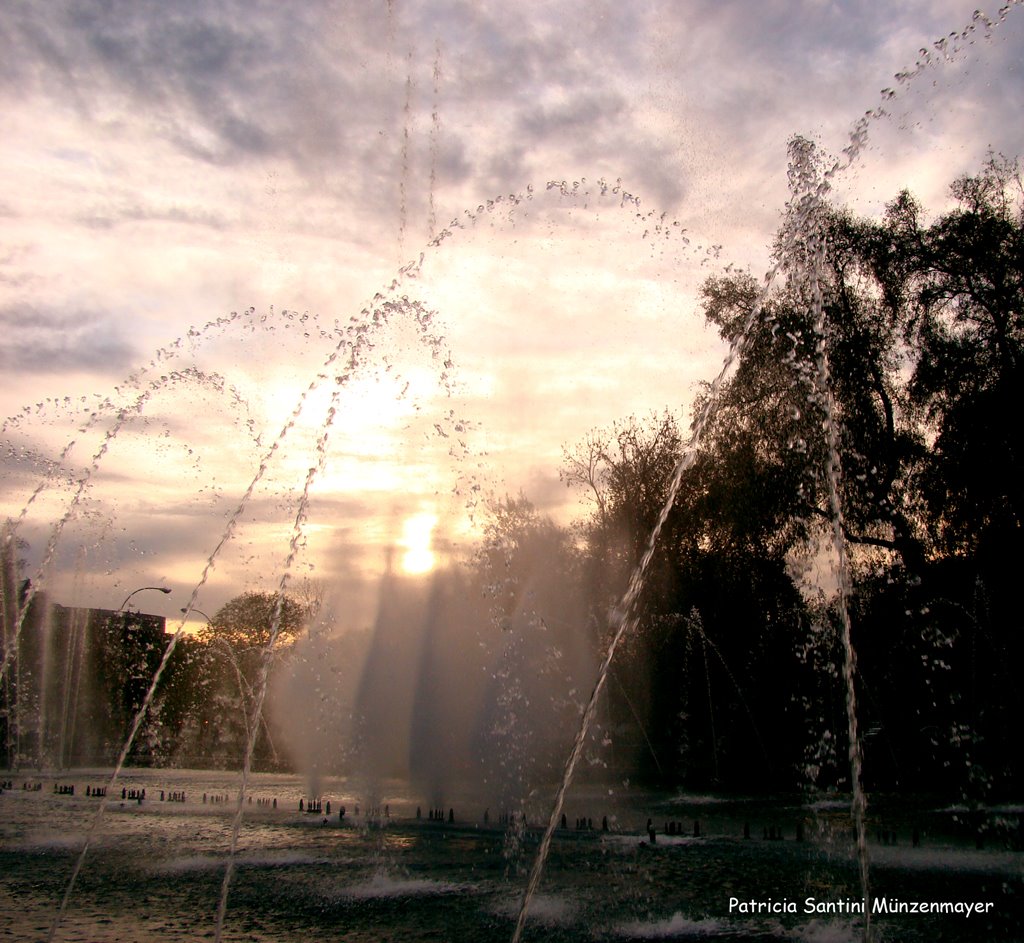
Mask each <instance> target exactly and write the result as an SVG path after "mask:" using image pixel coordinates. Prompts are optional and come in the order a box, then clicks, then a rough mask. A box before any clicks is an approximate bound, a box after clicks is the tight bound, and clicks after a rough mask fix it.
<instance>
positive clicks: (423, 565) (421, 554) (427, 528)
mask: <svg viewBox="0 0 1024 943" xmlns="http://www.w3.org/2000/svg"><path fill="white" fill-rule="evenodd" d="M435 524H437V517H436V516H435V515H433V514H427V513H424V514H416V515H415V516H413V517H410V518H407V519H406V521H405V523H404V524H403V525H402V539H401V540H400V541H399V542H398V543H399V546H401V547H404V548H405V553H404V554H403V556H402V569H403V570H405V572H406V573H413V574H415V573H426V572H428V571H429V570H432V569H433V568H434V551H433V550H431V549H430V547H431V535H432V533H433V530H434V525H435Z"/></svg>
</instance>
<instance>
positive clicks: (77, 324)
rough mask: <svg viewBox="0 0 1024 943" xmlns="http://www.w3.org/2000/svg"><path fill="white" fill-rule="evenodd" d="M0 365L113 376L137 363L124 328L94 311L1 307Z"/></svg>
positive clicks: (11, 369) (18, 370) (16, 369)
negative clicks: (114, 373) (110, 373)
mask: <svg viewBox="0 0 1024 943" xmlns="http://www.w3.org/2000/svg"><path fill="white" fill-rule="evenodd" d="M0 325H2V326H3V327H4V328H5V330H4V332H3V337H0V367H2V368H3V369H4V370H5V371H7V372H8V373H41V374H55V373H63V372H68V371H73V372H85V373H90V372H95V373H104V374H106V373H109V372H110V371H121V370H124V369H125V368H126V367H127V366H128V365H129V364H131V363H132V362H133V360H135V358H136V357H137V353H136V351H135V348H134V346H133V345H132V344H131V343H130V342H129V341H128V340H127V339H126V338H125V337H124V336H123V334H122V329H121V327H120V325H118V324H116V323H114V322H111V321H110V320H108V319H106V318H103V317H102V316H100V315H98V314H97V313H96V312H95V311H89V310H77V309H72V310H46V309H40V308H38V307H36V306H34V305H31V304H24V305H12V304H8V305H5V306H4V307H2V308H0Z"/></svg>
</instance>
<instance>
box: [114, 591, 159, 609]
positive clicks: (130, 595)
mask: <svg viewBox="0 0 1024 943" xmlns="http://www.w3.org/2000/svg"><path fill="white" fill-rule="evenodd" d="M145 589H153V590H156V592H158V593H163V594H164V595H165V596H166V595H167V594H168V593H169V592H170V589H168V588H167V587H166V586H140V587H139V588H138V589H133V590H132V591H131V592H130V593H129V594H128V595H127V596H125V597H124V602H123V603H121V605H120V606H119V607H118V610H117V611H118V612H124V607H125V606H127V605H128V600H129V599H131V598H132V596H134V595H135V594H136V593H141V592H142V591H143V590H145Z"/></svg>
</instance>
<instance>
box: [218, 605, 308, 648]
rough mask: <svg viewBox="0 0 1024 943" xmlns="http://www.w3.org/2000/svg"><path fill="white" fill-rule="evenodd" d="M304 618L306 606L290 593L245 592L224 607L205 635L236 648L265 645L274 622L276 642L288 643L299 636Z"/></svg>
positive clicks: (269, 637) (269, 638)
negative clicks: (221, 640) (289, 594)
mask: <svg viewBox="0 0 1024 943" xmlns="http://www.w3.org/2000/svg"><path fill="white" fill-rule="evenodd" d="M305 619H306V613H305V610H304V608H303V607H302V606H301V605H300V604H299V603H297V602H296V601H295V600H294V599H292V598H291V597H290V596H288V595H285V596H284V597H282V596H281V595H280V594H279V593H267V592H246V593H242V594H241V595H238V596H235V597H234V599H232V600H230V601H229V602H227V603H225V604H224V605H223V606H221V607H220V609H218V610H217V612H216V613H215V614H214V617H213V618H212V619H211V620H210V623H209V625H208V626H207V627H206V629H205V630H204V634H205V635H208V636H209V637H210V638H219V639H223V640H224V641H225V642H227V643H228V644H229V645H231V646H232V647H233V648H235V649H237V650H245V649H253V648H266V647H267V646H268V644H269V643H270V641H271V637H272V634H273V630H274V626H275V624H276V625H277V642H278V643H285V642H287V641H289V640H291V639H294V638H295V636H297V635H298V633H299V632H300V631H301V630H302V627H303V625H304V624H305Z"/></svg>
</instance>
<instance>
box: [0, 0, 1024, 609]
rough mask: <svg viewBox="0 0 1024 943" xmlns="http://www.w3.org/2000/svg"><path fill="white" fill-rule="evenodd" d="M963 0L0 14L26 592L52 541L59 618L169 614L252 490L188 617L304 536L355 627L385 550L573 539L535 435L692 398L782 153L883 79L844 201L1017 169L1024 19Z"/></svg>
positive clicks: (770, 208) (932, 197)
mask: <svg viewBox="0 0 1024 943" xmlns="http://www.w3.org/2000/svg"><path fill="white" fill-rule="evenodd" d="M976 2H977V0H971V2H970V3H961V2H954V0H901V2H899V3H895V2H893V3H889V2H881V3H880V2H875V0H872V2H867V0H851V2H828V0H803V2H801V0H758V2H753V0H750V2H725V3H723V2H714V3H712V2H709V0H677V2H657V0H632V2H618V3H611V2H600V0H587V2H558V3H553V2H540V0H522V2H519V3H514V4H508V3H497V2H488V0H476V2H473V0H447V2H446V0H422V2H411V0H368V2H360V3H355V2H337V3H331V2H315V0H311V2H302V3H299V2H295V3H282V2H270V0H266V2H241V0H237V2H236V0H221V2H213V0H210V2H198V0H196V2H189V3H184V2H174V0H159V2H157V0H152V2H144V0H133V2H127V0H126V2H117V0H106V2H84V0H76V2H66V3H64V2H60V0H51V2H47V3H45V4H44V3H34V2H29V0H12V2H9V3H5V4H4V5H3V6H2V8H0V36H2V38H3V45H4V48H5V50H6V51H7V54H6V55H5V56H4V57H3V59H2V60H0V95H2V96H3V103H2V104H3V113H4V116H5V121H4V134H3V136H2V139H0V179H2V180H3V181H4V186H3V189H2V190H0V216H2V218H3V227H2V230H0V233H2V235H0V240H2V241H0V326H2V328H3V330H2V331H0V366H2V372H0V413H2V415H3V416H5V417H10V418H9V419H8V420H7V422H6V423H5V424H4V427H3V434H2V438H3V446H4V467H3V477H2V485H0V489H2V490H0V499H2V500H3V502H4V513H5V514H6V515H8V516H10V517H12V518H19V516H21V515H23V520H22V523H21V524H20V535H21V536H22V537H23V538H24V539H26V540H27V541H28V543H29V548H28V549H27V550H26V551H25V556H26V558H27V559H28V569H29V571H30V572H29V575H34V574H35V572H36V570H37V568H38V566H39V564H40V562H41V560H42V558H43V557H44V556H46V555H47V548H48V547H49V546H50V545H51V542H53V541H54V534H55V531H54V525H55V524H56V523H57V522H60V521H62V520H63V519H64V518H65V516H66V517H67V523H66V524H64V525H63V526H62V528H61V529H60V535H59V539H57V540H56V541H55V543H54V547H55V549H54V552H53V566H52V567H51V568H50V569H49V570H48V571H47V572H46V574H45V580H46V581H47V584H48V585H49V586H50V588H51V589H52V592H53V593H54V595H55V597H57V598H59V599H60V600H61V601H64V602H68V603H70V602H73V601H78V602H88V603H90V604H94V605H104V606H110V607H112V608H116V606H117V605H119V604H120V601H121V599H122V598H123V596H124V595H126V594H127V593H128V592H129V591H131V590H132V589H134V588H136V587H138V586H142V585H154V584H162V585H167V586H169V587H171V588H172V589H173V590H174V592H173V593H172V594H171V595H170V596H168V597H162V596H159V597H158V596H156V594H151V597H146V598H145V600H144V601H143V597H140V598H139V599H138V600H137V601H138V602H139V604H140V605H143V607H144V608H147V609H150V610H153V611H159V612H164V613H165V614H167V615H169V616H170V615H174V614H176V613H177V611H178V609H179V608H180V607H181V606H184V605H185V604H186V603H187V602H188V600H189V597H190V594H191V593H192V591H193V588H194V587H195V586H196V585H197V584H198V583H199V581H200V578H201V576H202V573H203V569H204V566H205V565H206V564H207V562H208V560H209V557H210V555H211V554H212V553H213V551H214V548H215V547H216V546H217V545H218V542H219V541H220V539H221V537H222V536H223V535H224V533H225V528H226V527H227V522H228V521H229V520H230V519H231V516H232V515H233V514H234V512H235V511H236V510H237V509H238V507H239V504H240V503H241V502H242V498H243V494H244V493H245V491H246V488H247V487H248V486H249V484H250V483H251V482H252V480H253V478H254V476H256V475H257V471H258V469H259V468H260V467H261V464H264V465H265V468H266V471H265V474H263V475H262V477H261V479H260V481H259V482H258V483H257V485H256V487H255V489H254V490H253V493H252V496H251V499H249V500H247V501H246V502H245V506H244V508H243V510H242V512H241V514H240V515H239V517H238V526H237V528H236V529H235V532H234V534H233V536H232V539H231V540H230V541H229V542H228V543H227V544H226V545H225V548H224V549H223V550H222V551H220V552H219V553H218V556H217V560H216V566H215V567H214V569H213V571H212V573H211V576H210V577H209V580H208V582H207V583H206V585H205V586H204V587H203V589H202V591H201V592H200V594H199V596H198V600H197V604H198V606H199V607H200V608H201V609H202V610H204V611H205V612H209V613H212V612H213V611H214V610H215V609H216V608H217V606H219V605H220V604H221V603H222V602H224V601H225V600H226V599H227V598H229V597H230V596H231V595H233V594H234V593H235V592H238V591H241V590H242V589H252V588H273V587H274V586H275V585H276V584H277V581H278V580H279V578H280V575H281V572H282V570H283V568H284V566H285V560H286V557H287V556H288V554H289V551H290V549H294V550H295V552H296V553H295V561H294V563H293V564H292V571H293V572H294V574H295V576H296V578H299V579H301V577H302V576H305V575H312V576H316V577H320V578H322V579H324V580H325V581H326V582H329V583H330V584H331V585H332V586H336V587H340V588H343V589H344V590H345V592H342V593H340V594H339V598H340V602H339V604H338V607H339V609H340V611H341V612H342V615H341V616H339V619H340V620H341V621H343V622H345V621H348V622H353V623H354V622H358V621H359V620H361V619H365V613H366V612H367V611H368V609H367V608H366V604H365V598H366V596H365V593H364V594H362V595H360V594H359V593H358V592H357V590H358V588H359V587H360V586H364V585H365V583H366V578H367V577H370V576H372V575H373V574H374V573H375V572H377V571H379V570H380V568H381V566H382V565H383V563H382V561H383V558H384V548H385V547H386V546H388V545H398V547H399V550H400V551H402V550H417V548H418V550H419V556H418V557H416V559H418V560H420V561H421V562H422V561H423V560H424V559H426V558H425V557H424V556H423V549H424V548H423V547H422V546H421V545H422V543H423V541H424V540H425V539H426V536H425V535H427V534H429V535H431V536H432V538H433V540H434V549H436V550H441V549H443V548H444V547H450V548H455V549H456V550H458V549H460V548H464V547H465V546H466V545H468V543H469V542H470V541H471V539H472V517H473V515H472V512H473V511H474V508H475V507H477V506H478V505H477V502H480V501H482V500H486V498H487V497H488V496H489V495H499V496H500V495H502V494H505V493H516V492H517V491H518V490H519V489H520V488H523V489H524V490H525V491H526V493H527V495H528V496H530V497H531V498H532V499H533V500H534V501H535V502H536V503H537V504H538V505H539V506H540V507H542V508H543V509H545V510H546V511H548V512H550V513H552V514H555V515H556V516H559V517H560V519H568V517H570V516H572V514H574V513H578V511H579V507H578V505H577V504H576V503H575V502H576V500H577V498H576V496H575V495H572V494H567V493H566V490H565V489H564V487H562V486H561V485H559V483H558V460H559V455H560V448H561V446H562V445H563V444H567V443H572V442H574V441H576V440H578V439H580V438H581V437H582V436H583V435H584V433H586V432H587V431H588V430H589V429H590V428H592V427H594V426H602V425H608V424H610V423H611V422H612V421H613V420H615V419H617V418H620V417H623V416H626V415H628V414H630V413H636V414H641V413H644V412H647V411H649V410H651V409H662V408H665V407H669V408H674V409H677V410H685V408H686V406H687V405H688V404H689V402H690V400H691V398H692V396H693V394H694V391H695V389H696V384H698V383H699V382H701V381H702V380H704V381H706V380H709V379H710V378H711V377H712V376H713V375H714V374H715V373H716V372H717V369H718V365H719V364H720V361H721V357H722V350H721V349H720V347H719V345H718V344H717V343H716V339H715V338H714V337H712V336H710V335H709V334H708V333H707V332H706V331H705V330H704V327H703V324H702V320H701V317H700V314H699V310H698V309H697V304H696V297H697V295H696V292H697V288H698V287H699V285H700V282H701V280H702V279H703V278H705V277H706V276H707V275H710V274H713V273H715V272H718V271H721V269H722V268H723V267H725V266H726V265H730V264H731V265H734V266H737V267H739V268H741V269H749V270H750V271H752V272H754V273H755V274H758V275H760V274H763V272H764V271H765V269H766V267H767V263H768V256H767V246H768V245H769V243H770V241H771V237H772V233H773V231H774V230H775V228H776V226H777V225H778V222H779V218H780V213H781V210H782V207H783V204H784V202H785V200H786V194H787V191H786V145H787V141H788V140H789V138H790V137H791V136H792V135H794V134H802V135H805V136H807V137H809V138H811V139H812V140H814V141H815V142H816V143H817V144H818V146H819V147H821V148H822V149H823V150H824V151H825V152H827V153H831V154H837V153H839V152H841V151H842V149H843V148H844V147H845V146H846V145H847V143H848V135H849V133H850V130H851V128H852V127H853V125H854V123H855V122H856V121H857V119H858V118H859V117H860V116H861V115H863V114H864V113H865V112H867V111H870V110H872V109H875V108H877V107H878V106H879V104H880V103H881V102H882V94H881V92H882V90H883V89H885V88H892V89H894V90H895V91H896V93H897V94H896V96H895V97H894V98H891V99H889V100H887V101H886V110H887V112H888V114H887V115H886V116H885V117H879V118H877V119H875V120H873V121H872V122H871V123H870V125H869V128H868V135H869V136H868V144H867V148H866V150H865V151H864V153H863V154H862V155H861V157H860V159H859V160H858V161H857V162H856V164H855V165H854V166H853V167H852V168H850V169H849V170H848V171H847V172H846V173H844V174H843V175H842V176H841V177H840V178H839V179H838V180H837V182H836V197H837V199H839V200H841V201H843V202H847V203H849V205H850V206H852V207H853V208H854V209H855V210H856V211H858V212H861V213H877V212H878V211H879V210H880V208H881V207H882V206H883V205H884V203H885V201H886V200H888V199H890V198H892V197H893V196H894V195H895V193H896V192H897V191H898V190H899V189H900V188H901V187H904V186H908V187H910V188H911V189H912V190H913V191H914V192H915V193H916V194H917V195H918V197H919V198H920V199H921V200H922V201H923V202H924V203H925V205H926V206H927V207H928V208H930V209H931V210H933V211H938V210H941V209H942V208H943V206H944V205H945V201H946V199H947V197H946V188H947V186H948V184H949V182H950V181H951V180H952V179H953V178H954V177H955V176H956V175H958V174H960V173H963V172H965V171H970V170H974V169H977V168H978V167H979V166H980V164H981V162H982V161H983V160H984V157H985V155H986V152H987V151H988V149H990V148H991V149H993V150H996V151H1000V152H1002V153H1005V154H1007V155H1011V156H1013V155H1017V154H1020V153H1021V152H1022V151H1024V141H1022V134H1024V132H1022V126H1024V125H1022V122H1021V121H1020V107H1019V103H1020V101H1022V100H1024V87H1022V86H1024V77H1022V74H1021V63H1022V62H1024V22H1022V21H1024V10H1020V9H1019V8H1016V5H1014V7H1013V8H1009V9H1006V10H1004V11H1003V12H1002V14H1001V12H1000V9H999V8H998V7H996V6H992V7H990V8H987V9H985V10H984V13H985V14H986V17H981V18H977V17H974V5H975V3H976ZM990 24H991V25H990ZM971 25H974V27H975V29H974V30H973V32H970V33H969V34H967V35H965V36H964V37H963V38H956V39H949V41H948V43H947V44H946V46H945V48H944V49H943V48H940V47H938V46H936V45H935V43H936V41H939V40H941V39H943V38H944V37H947V38H948V37H950V36H951V34H954V33H955V34H958V37H959V35H960V34H961V33H962V32H963V31H964V30H965V28H966V27H969V26H971ZM923 52H924V53H925V55H923V54H922V53H923ZM919 65H920V66H921V68H918V66H919ZM900 72H917V74H916V75H915V76H914V78H913V79H911V80H910V81H905V82H900V81H898V80H897V79H896V78H895V76H896V74H897V73H900ZM410 262H414V263H416V264H415V265H414V266H413V268H412V269H409V268H408V263H410ZM403 268H405V269H406V270H405V272H404V273H401V270H402V269H403ZM375 316H376V321H375ZM353 319H354V320H353ZM363 327H365V328H366V329H365V330H362V328H363ZM357 328H359V330H357ZM353 344H355V347H354V348H353V346H352V345H353ZM332 358H333V359H332ZM311 384H312V387H313V388H312V389H311V390H310V386H311ZM307 390H309V392H308V393H307V394H306V396H305V399H304V400H302V401H301V409H299V408H298V407H297V404H300V397H301V396H302V394H303V391H307ZM285 426H288V429H287V433H286V435H285V436H284V438H283V439H281V440H280V442H279V444H278V447H277V448H276V449H274V450H273V452H272V453H271V451H270V450H271V449H272V447H273V446H274V444H275V442H276V441H278V437H279V434H280V433H281V431H282V429H283V428H285ZM325 430H326V438H324V437H323V436H324V432H325ZM70 442H73V443H74V444H73V445H72V446H71V447H70V448H68V444H69V443H70ZM265 460H266V461H265ZM321 464H322V467H321ZM311 467H312V468H315V469H316V472H315V474H314V479H315V480H314V481H313V483H312V487H311V491H310V502H309V508H308V521H305V520H304V521H303V522H302V528H301V533H300V532H298V531H296V530H295V525H294V521H295V519H296V515H298V514H299V511H300V506H299V500H300V497H301V494H302V489H303V487H304V484H305V482H306V480H307V476H308V474H309V469H310V468H311ZM83 480H84V484H80V482H82V481H83ZM40 483H43V484H44V487H43V488H41V489H39V485H40ZM37 490H38V493H37ZM26 507H27V511H26V510H25V509H26ZM69 510H70V513H69ZM23 512H24V514H23ZM431 522H434V523H433V529H432V530H431V528H430V524H431ZM349 591H351V593H352V595H346V594H347V593H348V592H349ZM359 600H362V601H359Z"/></svg>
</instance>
